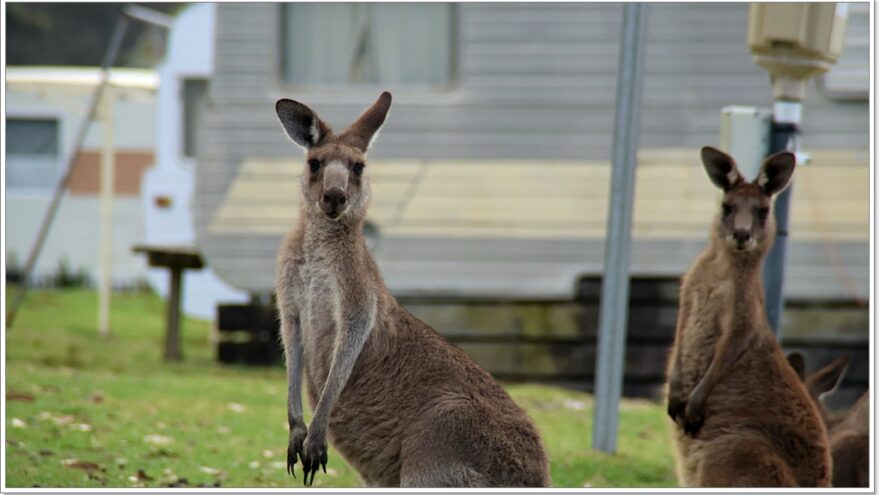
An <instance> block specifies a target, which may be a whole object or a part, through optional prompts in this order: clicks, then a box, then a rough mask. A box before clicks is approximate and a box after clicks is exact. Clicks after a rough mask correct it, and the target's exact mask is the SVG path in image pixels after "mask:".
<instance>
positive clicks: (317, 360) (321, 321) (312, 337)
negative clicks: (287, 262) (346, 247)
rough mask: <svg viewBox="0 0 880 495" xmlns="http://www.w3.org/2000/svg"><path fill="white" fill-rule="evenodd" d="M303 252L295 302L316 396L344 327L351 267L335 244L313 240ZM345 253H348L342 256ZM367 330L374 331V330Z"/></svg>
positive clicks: (305, 354)
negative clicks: (344, 292) (347, 277)
mask: <svg viewBox="0 0 880 495" xmlns="http://www.w3.org/2000/svg"><path fill="white" fill-rule="evenodd" d="M304 237H305V245H304V246H303V247H304V249H303V250H302V252H301V253H299V255H300V256H299V258H300V262H299V263H298V264H297V266H298V270H297V277H296V281H295V292H294V298H295V304H296V305H297V309H298V310H299V314H300V325H301V327H302V338H303V347H304V353H303V357H304V364H305V371H306V377H307V379H308V384H309V389H310V392H311V394H312V395H314V394H316V393H320V390H321V389H322V388H323V386H324V382H325V381H326V379H327V374H328V372H329V369H330V363H331V361H332V357H333V348H334V344H335V342H336V339H337V334H338V332H340V331H341V330H342V324H343V322H342V318H343V317H342V313H343V312H342V304H343V302H342V295H341V292H342V290H344V289H345V287H343V286H344V284H345V281H344V280H343V279H342V276H341V275H342V272H343V271H344V270H350V269H351V267H349V266H346V264H345V263H344V260H343V259H341V256H340V254H342V253H340V252H338V251H337V250H336V249H335V247H334V246H332V245H326V243H324V242H321V241H320V240H312V239H309V237H310V236H309V235H308V233H306V235H305V236H304ZM342 256H344V254H343V255H342ZM363 331H367V332H371V331H372V329H371V328H368V329H364V330H363Z"/></svg>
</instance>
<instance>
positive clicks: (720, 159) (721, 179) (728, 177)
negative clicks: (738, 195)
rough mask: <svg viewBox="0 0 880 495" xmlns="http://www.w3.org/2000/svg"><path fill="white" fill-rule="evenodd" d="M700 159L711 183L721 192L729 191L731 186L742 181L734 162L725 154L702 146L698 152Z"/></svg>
mask: <svg viewBox="0 0 880 495" xmlns="http://www.w3.org/2000/svg"><path fill="white" fill-rule="evenodd" d="M700 157H701V158H702V159H703V167H705V168H706V173H707V174H709V178H710V179H712V183H713V184H715V185H716V186H718V187H720V188H721V189H722V190H723V191H729V190H730V189H731V188H732V187H733V186H735V185H736V184H738V183H740V182H742V181H743V177H742V175H740V173H739V169H737V168H736V162H735V161H734V160H733V158H732V157H731V156H730V155H728V154H727V153H725V152H723V151H721V150H719V149H716V148H713V147H711V146H703V149H702V150H700Z"/></svg>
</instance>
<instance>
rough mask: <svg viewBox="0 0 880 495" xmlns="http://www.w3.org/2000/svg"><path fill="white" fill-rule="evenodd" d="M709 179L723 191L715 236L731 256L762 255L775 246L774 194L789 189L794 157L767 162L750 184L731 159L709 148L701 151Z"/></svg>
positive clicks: (787, 155)
mask: <svg viewBox="0 0 880 495" xmlns="http://www.w3.org/2000/svg"><path fill="white" fill-rule="evenodd" d="M701 156H702V159H703V166H704V167H705V168H706V172H707V173H708V174H709V178H710V179H711V180H712V183H714V184H715V185H716V186H718V187H719V188H720V189H721V190H722V191H724V197H723V199H722V200H721V211H720V212H719V214H718V216H717V217H716V219H715V225H714V234H715V235H716V236H717V237H718V239H720V240H721V241H723V245H724V246H726V247H727V248H728V250H729V251H730V252H732V253H737V254H739V253H755V252H758V253H763V252H766V250H767V249H769V247H770V245H771V244H772V242H773V235H774V233H775V225H774V223H773V219H772V218H771V217H770V206H771V205H772V198H773V196H774V195H775V194H777V193H778V192H780V191H782V190H783V189H785V187H786V186H788V183H789V180H790V179H791V175H792V173H793V172H794V166H795V157H794V155H793V154H792V153H789V152H787V151H783V152H781V153H776V154H775V155H772V156H769V157H767V158H766V159H764V163H762V164H761V170H760V171H759V172H758V177H757V178H756V179H755V180H754V181H752V182H747V181H746V180H745V178H743V176H742V175H741V174H740V173H739V169H737V168H736V162H734V160H733V158H731V157H730V155H728V154H726V153H724V152H723V151H720V150H717V149H715V148H712V147H710V146H705V147H703V149H702V152H701Z"/></svg>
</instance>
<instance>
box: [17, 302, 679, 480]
mask: <svg viewBox="0 0 880 495" xmlns="http://www.w3.org/2000/svg"><path fill="white" fill-rule="evenodd" d="M96 305H97V299H96V295H95V293H94V292H92V291H87V290H76V289H69V290H63V291H43V292H35V293H32V294H30V295H29V296H28V299H27V301H26V303H25V305H24V306H23V307H22V311H21V313H20V314H19V316H18V320H17V322H16V325H15V327H14V328H12V329H9V330H7V333H6V347H5V350H6V375H5V380H6V393H7V402H6V417H5V418H4V421H5V422H6V436H7V440H6V445H5V458H6V469H7V471H6V483H7V485H8V486H10V487H31V486H41V487H73V486H79V487H104V486H106V487H136V486H144V487H161V486H168V485H169V484H172V483H175V482H177V483H178V485H181V486H188V487H194V486H199V485H203V486H217V484H219V486H223V487H288V486H293V487H297V486H302V485H301V479H302V475H301V473H298V474H297V476H298V479H297V480H292V479H290V478H289V477H288V476H287V474H286V471H285V464H284V461H285V455H286V454H285V453H286V444H287V426H286V406H285V404H286V398H285V397H286V382H285V376H284V371H283V369H280V368H269V369H261V368H246V367H237V366H222V365H219V364H218V363H216V362H215V361H214V359H213V353H212V348H211V345H210V342H209V335H210V326H209V323H207V322H204V321H198V320H192V319H186V320H185V321H184V326H183V351H184V356H185V359H184V361H183V362H182V363H179V364H166V363H163V362H162V361H161V359H160V349H161V339H162V329H163V321H164V320H163V318H164V304H163V303H162V301H161V300H160V299H159V298H158V297H156V296H155V295H153V294H143V293H140V294H117V295H115V296H114V298H113V314H112V337H110V338H108V339H103V338H100V337H99V336H98V335H97V332H96V328H95V327H96ZM507 388H508V390H509V391H510V393H511V395H513V398H514V399H515V400H516V401H517V402H518V403H519V404H521V405H522V406H523V407H524V408H525V409H526V410H527V411H528V412H529V414H530V415H531V416H532V418H534V420H535V422H536V423H537V424H538V427H539V428H540V430H541V434H542V436H543V438H544V442H545V445H546V446H547V448H548V450H549V455H550V464H551V470H552V478H553V484H554V486H557V487H583V486H594V487H610V486H674V484H675V476H674V460H673V456H672V445H671V441H670V439H671V437H670V434H669V430H668V427H667V424H666V418H665V413H664V410H663V408H662V407H661V406H660V405H659V404H656V403H652V402H648V401H640V400H624V401H623V403H622V405H621V418H620V433H619V452H618V453H617V454H616V455H604V454H600V453H597V452H594V451H592V450H591V449H590V447H589V445H590V437H591V431H592V430H591V428H592V426H591V418H592V398H591V397H590V396H589V395H587V394H583V393H579V392H574V391H569V390H564V389H559V388H555V387H547V386H537V385H510V386H508V387H507ZM328 471H329V472H328V474H326V475H325V474H323V473H319V474H318V475H317V476H316V478H315V485H316V486H325V487H326V486H335V487H343V486H361V485H360V479H359V477H358V476H357V474H356V473H355V471H354V470H353V469H352V468H351V467H349V466H348V465H347V464H346V463H345V462H344V461H343V459H342V458H341V457H340V456H339V454H338V453H336V452H335V451H333V450H332V449H331V452H330V462H329V464H328Z"/></svg>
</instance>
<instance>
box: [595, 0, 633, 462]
mask: <svg viewBox="0 0 880 495" xmlns="http://www.w3.org/2000/svg"><path fill="white" fill-rule="evenodd" d="M644 24H645V14H644V6H643V5H642V4H640V3H627V4H625V5H624V7H623V29H622V33H621V39H620V57H619V66H618V72H617V74H618V76H617V97H616V103H615V107H616V108H615V115H614V142H613V145H612V152H611V194H610V199H609V205H608V226H607V229H606V239H605V265H604V275H603V277H602V299H601V306H600V309H599V339H598V343H597V349H596V374H595V382H594V383H595V394H596V405H595V412H594V417H593V448H594V449H598V450H602V451H604V452H608V453H614V452H615V450H616V448H617V411H618V402H619V401H620V392H621V388H622V386H623V362H624V353H625V344H626V319H627V307H628V303H629V257H630V230H631V229H630V225H631V223H632V201H633V189H634V182H635V165H636V150H637V148H638V134H639V123H640V118H639V106H640V105H641V87H642V65H643V56H642V45H643V34H644V33H643V31H644Z"/></svg>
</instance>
